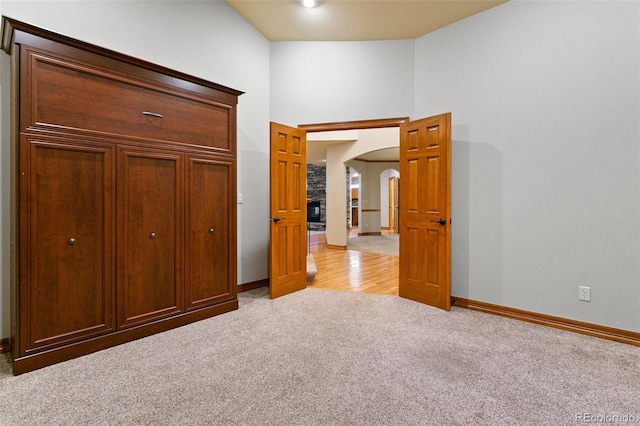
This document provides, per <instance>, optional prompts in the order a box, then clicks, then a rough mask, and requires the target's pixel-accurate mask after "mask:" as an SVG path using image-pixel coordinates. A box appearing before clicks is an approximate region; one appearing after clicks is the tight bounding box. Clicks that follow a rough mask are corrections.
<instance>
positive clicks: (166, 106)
mask: <svg viewBox="0 0 640 426" xmlns="http://www.w3.org/2000/svg"><path fill="white" fill-rule="evenodd" d="M22 61H23V67H24V68H25V69H29V70H30V73H29V76H30V84H31V87H29V86H27V85H25V87H24V89H25V90H28V89H31V93H32V94H33V99H32V102H31V103H30V109H29V118H28V119H27V120H25V121H24V128H25V129H26V128H27V127H33V128H38V127H46V128H55V129H56V130H58V131H59V130H65V131H83V132H85V131H87V130H90V131H92V132H99V133H105V134H115V135H126V136H128V137H131V136H137V137H142V138H152V139H161V140H166V141H174V142H180V143H186V144H190V145H199V146H207V147H211V148H213V149H214V150H216V151H219V152H225V153H231V152H232V150H233V148H234V147H233V146H231V138H230V134H229V124H230V123H229V121H230V120H229V119H230V117H229V115H230V114H231V111H232V108H230V107H229V105H225V104H222V103H218V102H213V101H211V100H210V99H202V98H199V97H195V96H194V95H193V94H185V93H184V92H179V91H171V90H168V89H167V88H162V90H160V89H159V88H150V87H149V85H148V84H147V83H146V82H144V81H142V80H138V79H135V78H132V77H131V76H123V75H122V74H121V73H112V72H110V71H109V70H108V69H103V68H102V67H101V66H97V65H96V64H92V63H86V64H85V63H81V62H78V61H72V62H71V61H65V60H64V59H62V58H59V57H51V56H50V55H48V54H46V53H43V52H39V51H37V50H34V49H33V48H27V47H25V48H24V50H23V53H22ZM71 100H72V101H71ZM98 112H99V114H98Z"/></svg>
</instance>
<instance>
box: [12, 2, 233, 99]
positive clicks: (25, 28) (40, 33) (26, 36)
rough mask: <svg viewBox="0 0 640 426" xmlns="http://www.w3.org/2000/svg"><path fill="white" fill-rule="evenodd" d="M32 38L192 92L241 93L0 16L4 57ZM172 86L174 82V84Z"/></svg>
mask: <svg viewBox="0 0 640 426" xmlns="http://www.w3.org/2000/svg"><path fill="white" fill-rule="evenodd" d="M33 36H37V37H40V38H43V39H47V40H50V41H54V42H58V43H62V44H64V45H67V46H72V47H76V48H79V49H81V50H84V51H87V52H91V53H96V54H98V55H100V56H103V57H107V58H112V59H115V60H117V61H120V62H122V63H126V64H129V65H133V66H135V67H138V68H143V69H147V70H149V71H154V72H156V73H159V74H161V75H163V76H167V77H172V78H174V79H177V80H182V81H184V82H185V83H192V84H193V85H195V86H190V87H189V88H191V89H193V88H194V87H197V86H204V87H207V88H210V89H213V90H216V91H220V92H223V93H227V94H229V95H231V96H233V97H238V96H240V95H242V94H243V93H244V92H243V91H241V90H237V89H232V88H230V87H227V86H223V85H221V84H217V83H212V82H210V81H208V80H205V79H203V78H199V77H195V76H192V75H189V74H186V73H183V72H180V71H176V70H173V69H171V68H167V67H164V66H162V65H158V64H154V63H152V62H148V61H145V60H142V59H139V58H135V57H133V56H129V55H125V54H123V53H119V52H116V51H113V50H110V49H106V48H103V47H99V46H95V45H93V44H90V43H87V42H84V41H80V40H77V39H75V38H72V37H69V36H65V35H62V34H59V33H56V32H54V31H51V30H48V29H44V28H40V27H37V26H35V25H32V24H28V23H26V22H22V21H18V20H16V19H13V18H9V17H7V16H4V15H3V16H2V46H1V47H2V50H4V51H5V52H6V53H7V54H9V55H11V54H12V49H13V45H14V44H21V43H27V44H29V42H33V41H35V40H34V38H33ZM174 83H175V82H174Z"/></svg>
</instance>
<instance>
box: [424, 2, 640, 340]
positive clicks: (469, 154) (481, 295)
mask: <svg viewBox="0 0 640 426" xmlns="http://www.w3.org/2000/svg"><path fill="white" fill-rule="evenodd" d="M415 46H416V60H415V66H416V70H415V93H416V96H415V116H417V117H422V116H429V115H434V114H438V113H442V112H447V111H451V112H452V127H453V132H452V138H453V146H452V151H453V152H452V180H453V183H452V184H453V188H452V198H453V200H452V215H453V226H452V235H453V240H452V293H453V294H454V295H457V296H460V297H465V298H470V299H475V300H481V301H485V302H491V303H497V304H500V305H506V306H510V307H515V308H522V309H526V310H530V311H535V312H540V313H547V314H551V315H556V316H560V317H565V318H571V319H575V320H582V321H587V322H591V323H596V324H601V325H606V326H612V327H618V328H622V329H627V330H633V331H640V237H639V236H640V223H639V220H640V219H639V218H640V184H639V183H640V156H639V144H640V127H639V117H640V3H639V2H615V1H607V2H537V1H535V2H534V1H518V0H513V1H511V2H509V3H506V4H504V5H502V6H499V7H496V8H494V9H491V10H489V11H487V12H484V13H482V14H480V15H476V16H474V17H471V18H469V19H466V20H464V21H460V22H458V23H457V24H454V25H452V26H449V27H446V28H444V29H442V30H440V31H437V32H435V33H432V34H429V35H426V36H423V37H421V38H419V39H417V40H416V44H415ZM579 285H586V286H590V287H591V296H592V301H591V302H590V303H586V302H580V301H578V286H579Z"/></svg>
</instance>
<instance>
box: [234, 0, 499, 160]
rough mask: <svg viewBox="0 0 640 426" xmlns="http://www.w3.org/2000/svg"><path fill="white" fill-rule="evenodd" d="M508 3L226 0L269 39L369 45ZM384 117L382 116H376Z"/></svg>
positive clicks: (310, 155)
mask: <svg viewBox="0 0 640 426" xmlns="http://www.w3.org/2000/svg"><path fill="white" fill-rule="evenodd" d="M506 1H508V0H319V4H318V6H316V7H315V8H312V9H307V8H305V7H303V6H302V4H301V3H302V2H301V0H227V3H229V4H230V5H231V7H233V8H234V9H235V10H236V11H237V12H238V13H240V15H242V16H243V17H244V18H245V19H246V20H247V21H249V22H250V23H251V24H252V25H253V26H254V27H255V28H256V29H257V30H258V31H260V32H261V33H262V34H263V35H264V36H265V37H266V38H267V39H268V40H270V41H368V40H398V39H414V38H417V37H420V36H423V35H425V34H427V33H430V32H432V31H435V30H437V29H439V28H442V27H445V26H447V25H449V24H452V23H454V22H456V21H459V20H461V19H464V18H467V17H469V16H471V15H475V14H476V13H480V12H482V11H484V10H487V9H490V8H492V7H494V6H497V5H499V4H502V3H505V2H506ZM379 118H384V117H379ZM333 143H338V142H337V141H335V140H333V141H331V140H327V141H320V140H315V141H314V142H313V144H311V143H308V144H307V159H308V162H310V163H314V164H323V161H324V159H325V158H326V150H327V146H328V145H330V144H333ZM358 159H360V160H363V161H397V160H398V149H389V150H380V151H375V152H371V153H368V154H365V155H363V156H360V157H359V158H358Z"/></svg>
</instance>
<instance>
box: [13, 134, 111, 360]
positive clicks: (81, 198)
mask: <svg viewBox="0 0 640 426" xmlns="http://www.w3.org/2000/svg"><path fill="white" fill-rule="evenodd" d="M20 157H21V164H20V168H21V170H22V173H21V178H20V191H21V194H22V196H21V199H20V221H21V223H22V224H23V226H22V227H21V230H20V238H21V241H22V244H21V245H20V251H21V253H20V261H21V272H20V275H21V276H20V280H21V283H22V285H21V286H20V288H19V289H18V291H19V292H20V322H21V324H22V327H21V328H20V349H19V354H20V355H25V354H28V353H30V352H33V351H40V350H44V349H46V348H49V347H52V346H58V345H61V344H65V343H69V342H74V341H78V340H81V339H85V338H88V337H92V336H96V335H99V334H104V333H105V332H109V331H111V330H113V329H114V290H115V286H114V274H113V270H114V266H115V263H114V260H113V259H114V248H115V238H114V234H113V231H114V220H115V214H114V213H115V211H114V209H115V205H114V201H113V199H114V189H115V188H114V171H115V160H114V153H113V148H112V147H110V146H104V145H84V144H82V145H81V144H78V143H74V142H70V141H61V140H51V139H47V138H33V137H31V138H29V137H26V136H23V137H22V139H21V152H20Z"/></svg>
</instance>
